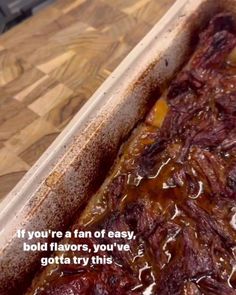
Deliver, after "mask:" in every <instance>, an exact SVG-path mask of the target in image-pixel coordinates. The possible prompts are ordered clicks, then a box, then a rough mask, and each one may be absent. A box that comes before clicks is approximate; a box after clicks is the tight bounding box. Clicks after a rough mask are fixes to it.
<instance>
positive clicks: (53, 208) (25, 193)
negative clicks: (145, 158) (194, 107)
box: [0, 0, 236, 295]
mask: <svg viewBox="0 0 236 295" xmlns="http://www.w3.org/2000/svg"><path fill="white" fill-rule="evenodd" d="M222 10H228V11H235V13H236V1H235V0H224V1H222V0H214V1H213V0H178V1H177V2H176V3H175V4H174V6H173V7H172V8H171V9H170V10H169V11H168V13H167V14H166V15H165V16H164V17H163V18H162V19H161V21H160V22H159V23H158V24H157V25H155V26H154V27H153V29H152V30H151V31H150V32H149V33H148V35H146V37H145V38H144V39H143V40H142V41H141V42H140V43H139V44H138V45H137V46H136V47H135V49H134V50H132V52H131V53H130V54H129V55H128V56H127V57H126V58H125V59H124V61H123V62H122V63H121V64H120V66H119V67H118V68H117V69H116V70H115V71H114V72H113V73H112V74H111V76H110V77H109V78H108V79H107V80H106V81H105V82H104V83H103V85H102V86H101V87H100V88H99V89H98V90H97V91H96V92H95V94H94V95H93V96H92V97H91V99H90V100H89V101H88V102H87V103H86V105H85V106H84V107H83V108H82V109H81V110H80V111H79V112H78V114H77V115H76V116H75V117H74V119H73V120H72V121H71V122H70V124H69V125H68V126H67V127H66V128H65V130H64V131H63V132H62V133H61V135H60V136H59V137H58V138H57V139H56V140H55V142H54V143H53V144H52V145H51V146H50V147H49V148H48V150H47V151H46V152H45V153H44V154H43V155H42V157H41V158H40V159H39V160H38V162H37V163H36V164H35V165H34V166H33V167H32V169H31V170H30V171H29V172H28V173H27V174H26V175H25V177H24V178H23V179H22V180H21V181H20V182H19V184H18V185H17V186H16V187H15V188H14V189H13V191H12V192H11V193H10V194H9V195H8V196H7V197H6V198H5V199H4V200H3V201H2V203H0V294H2V295H3V294H19V293H14V291H12V290H14V288H15V287H17V288H18V286H23V285H24V283H23V282H25V281H26V280H27V278H28V279H29V278H30V275H31V274H32V273H33V272H34V271H35V270H36V268H37V266H38V261H39V257H40V253H27V252H26V253H24V252H23V251H22V244H21V242H19V240H18V239H17V238H16V235H15V233H16V230H17V229H21V228H24V229H26V230H45V229H49V228H50V229H56V230H60V229H63V228H64V227H65V226H67V225H68V223H69V222H70V221H71V217H72V216H73V215H74V214H75V213H76V211H77V210H78V208H79V207H80V205H81V204H82V203H83V201H84V200H85V199H87V198H88V197H90V196H91V194H92V193H93V191H94V190H95V189H96V188H97V187H98V185H99V184H100V183H101V181H102V180H103V179H104V177H105V174H106V173H105V172H106V171H107V169H108V167H109V165H111V164H112V161H111V160H112V159H114V157H115V155H116V153H117V150H118V148H119V146H120V144H121V143H122V141H124V139H125V138H126V136H127V135H128V134H129V132H130V131H131V130H132V128H133V127H134V126H135V124H136V123H137V122H138V121H139V120H140V119H142V118H143V116H144V114H145V112H146V111H147V108H148V105H149V103H148V102H149V99H150V95H149V94H150V93H151V92H152V91H153V89H155V88H156V87H157V86H160V85H163V83H165V82H166V81H167V80H168V79H170V78H171V77H172V76H173V74H174V73H175V72H176V71H177V70H178V69H179V67H180V66H181V65H182V64H183V62H184V61H185V60H186V58H187V57H188V54H189V52H190V50H191V44H192V41H193V36H197V32H198V31H199V29H201V28H202V27H203V26H204V25H205V24H206V23H207V22H208V21H209V19H210V17H211V16H212V15H214V14H215V13H217V12H218V11H222ZM104 165H105V166H104ZM32 242H34V241H32ZM12 292H13V293H12Z"/></svg>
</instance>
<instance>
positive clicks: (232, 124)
mask: <svg viewBox="0 0 236 295" xmlns="http://www.w3.org/2000/svg"><path fill="white" fill-rule="evenodd" d="M235 46H236V30H235V23H234V20H233V18H232V16H231V15H230V14H219V15H217V16H215V17H214V18H213V19H212V21H211V22H210V24H209V26H208V28H207V29H206V30H205V31H204V32H202V33H201V34H200V37H199V44H198V46H197V48H196V50H195V53H194V54H193V55H192V57H191V58H190V60H189V62H188V63H187V64H186V66H185V67H184V68H183V69H182V71H180V73H179V74H178V75H177V76H176V78H175V79H174V80H173V82H172V83H171V84H170V87H169V89H168V91H167V94H166V101H164V100H162V101H161V106H162V108H163V110H165V116H164V118H161V120H156V119H155V112H154V113H153V112H152V114H151V115H149V116H148V119H147V120H146V121H145V122H144V128H143V129H141V131H140V134H139V137H137V136H136V139H134V140H133V142H132V143H131V144H130V147H129V148H127V149H126V150H125V152H124V155H123V156H122V157H121V159H120V160H119V161H118V164H117V165H116V166H115V168H113V169H114V171H113V172H112V173H111V176H110V178H109V179H108V180H107V181H106V182H105V184H104V185H103V187H102V189H100V191H99V193H98V194H97V195H95V196H94V197H93V198H92V199H91V201H90V204H89V205H88V206H89V207H88V208H89V209H87V211H86V210H85V212H84V213H83V214H82V216H80V217H79V218H78V220H77V221H76V222H75V224H74V226H73V228H79V229H89V230H92V231H95V230H100V229H106V230H108V231H134V233H135V235H136V238H135V239H133V240H128V241H124V240H122V239H117V238H114V239H108V238H104V239H103V240H102V243H104V244H109V243H114V242H117V243H118V242H119V243H127V244H129V246H130V249H131V251H129V252H122V251H117V250H115V251H113V252H112V253H110V252H109V253H108V252H101V253H98V255H100V256H101V257H102V256H104V257H106V256H109V255H112V258H113V264H111V265H91V264H89V265H88V266H81V265H80V266H76V265H69V266H66V267H65V266H62V265H61V266H57V267H54V269H53V271H52V268H50V269H48V270H47V269H46V270H44V271H43V273H42V274H41V276H40V280H39V281H37V279H36V280H35V281H34V283H33V286H32V289H31V291H29V293H28V294H34V295H44V294H45V295H56V294H60V295H66V294H67V295H69V294H71V295H72V294H73V295H76V294H88V295H91V294H94V295H95V294H96V295H100V294H101V295H105V294H108V295H109V294H112V295H113V294H114V295H115V294H117V295H118V294H158V295H186V294H187V295H201V294H205V295H217V294H219V295H236V78H235V77H236V67H235V64H236V63H231V62H229V61H228V56H229V55H230V53H231V51H232V50H233V49H234V48H235ZM162 99H163V98H162ZM156 109H157V108H155V110H156ZM157 113H158V114H159V115H160V112H157ZM152 122H154V123H152ZM137 138H138V139H137ZM101 208H102V209H101ZM88 212H89V213H88ZM87 214H88V215H87ZM89 214H90V215H89ZM86 216H90V217H91V216H92V218H90V217H89V218H90V219H91V220H90V222H84V220H86V218H87V219H88V217H86ZM76 243H78V240H77V241H76ZM83 243H84V241H83ZM87 243H88V244H89V243H90V244H93V243H101V240H99V241H96V239H94V238H93V239H88V241H87ZM70 254H72V253H70ZM70 254H68V253H67V254H66V255H70ZM76 254H77V255H78V256H84V255H85V254H84V253H80V252H79V253H76ZM86 255H91V254H86ZM39 282H40V283H39ZM32 290H33V291H32ZM30 292H31V293H30Z"/></svg>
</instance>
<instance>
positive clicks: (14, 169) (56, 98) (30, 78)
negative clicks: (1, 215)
mask: <svg viewBox="0 0 236 295" xmlns="http://www.w3.org/2000/svg"><path fill="white" fill-rule="evenodd" d="M173 2H174V0H58V1H56V2H55V4H53V5H51V6H49V7H47V8H45V9H44V10H42V11H40V12H38V13H37V14H36V15H35V16H34V17H32V18H30V19H28V20H27V21H25V22H23V23H22V24H20V25H18V26H17V27H15V28H14V29H12V30H10V31H9V32H7V33H6V34H4V35H2V36H1V37H0V87H1V91H0V200H1V199H3V198H4V196H5V195H6V194H7V193H8V192H9V191H10V190H11V189H12V188H13V187H14V186H15V184H16V183H17V182H18V181H19V180H20V179H21V178H22V176H23V175H24V174H25V173H26V172H27V170H28V169H29V168H30V167H31V166H32V165H33V164H34V163H35V161H36V160H37V159H38V158H39V157H40V155H41V154H42V153H43V152H44V151H45V149H46V148H47V147H48V146H49V145H50V144H51V142H52V141H53V140H54V139H55V138H56V137H57V135H58V134H59V133H60V132H61V131H62V130H63V128H64V127H65V126H66V125H67V123H68V122H69V121H70V120H71V118H72V117H73V116H74V115H75V113H76V112H77V111H78V110H79V109H80V108H81V107H82V105H83V104H84V103H85V102H86V101H87V100H88V99H89V97H90V96H91V95H92V94H93V92H94V91H95V90H96V89H97V88H98V86H100V84H101V83H102V82H103V81H104V80H105V79H106V78H107V77H108V76H109V75H110V73H111V72H112V71H113V70H114V69H115V68H116V66H117V65H118V64H119V63H120V62H121V61H122V59H123V58H124V57H125V56H126V55H127V54H128V53H129V52H130V50H131V49H132V48H133V47H134V46H135V45H136V44H137V43H138V42H139V41H140V39H141V38H142V37H143V36H144V35H145V34H146V33H147V32H148V31H149V30H150V29H151V28H152V26H153V25H154V24H155V23H156V22H157V21H158V20H159V19H160V17H161V16H162V15H163V14H164V13H165V12H166V11H167V9H168V8H169V7H170V6H171V5H172V4H173Z"/></svg>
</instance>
